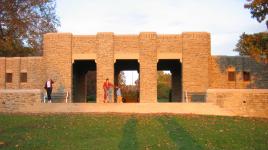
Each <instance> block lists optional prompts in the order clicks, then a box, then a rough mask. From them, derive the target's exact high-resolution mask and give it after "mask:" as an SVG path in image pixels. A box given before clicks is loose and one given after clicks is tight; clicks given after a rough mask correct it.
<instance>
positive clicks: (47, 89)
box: [44, 79, 54, 103]
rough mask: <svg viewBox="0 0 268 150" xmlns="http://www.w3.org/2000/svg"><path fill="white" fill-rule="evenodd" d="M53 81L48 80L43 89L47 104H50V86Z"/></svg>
mask: <svg viewBox="0 0 268 150" xmlns="http://www.w3.org/2000/svg"><path fill="white" fill-rule="evenodd" d="M53 83H54V81H53V80H52V79H48V80H47V81H46V83H45V87H44V88H45V89H46V91H47V100H48V102H49V103H51V93H52V84H53Z"/></svg>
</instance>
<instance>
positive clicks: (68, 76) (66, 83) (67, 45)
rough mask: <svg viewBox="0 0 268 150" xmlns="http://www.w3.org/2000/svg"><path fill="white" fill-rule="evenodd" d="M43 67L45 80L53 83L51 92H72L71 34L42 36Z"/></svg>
mask: <svg viewBox="0 0 268 150" xmlns="http://www.w3.org/2000/svg"><path fill="white" fill-rule="evenodd" d="M43 45H44V52H43V58H44V59H43V63H44V64H43V65H44V67H45V68H44V69H45V78H46V80H47V79H48V78H51V79H52V80H54V81H55V84H54V85H53V92H67V91H68V92H69V95H70V96H71V95H72V94H71V92H72V91H71V90H72V34H71V33H48V34H45V35H44V43H43Z"/></svg>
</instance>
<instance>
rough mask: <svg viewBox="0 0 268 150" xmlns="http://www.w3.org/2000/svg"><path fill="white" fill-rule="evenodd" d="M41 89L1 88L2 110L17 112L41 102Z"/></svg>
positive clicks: (0, 103)
mask: <svg viewBox="0 0 268 150" xmlns="http://www.w3.org/2000/svg"><path fill="white" fill-rule="evenodd" d="M40 95H41V91H40V90H39V89H31V90H29V89H17V90H15V89H1V90H0V112H16V111H19V109H20V108H25V107H27V106H31V105H33V104H36V103H41V97H40Z"/></svg>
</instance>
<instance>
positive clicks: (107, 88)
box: [103, 78, 122, 103]
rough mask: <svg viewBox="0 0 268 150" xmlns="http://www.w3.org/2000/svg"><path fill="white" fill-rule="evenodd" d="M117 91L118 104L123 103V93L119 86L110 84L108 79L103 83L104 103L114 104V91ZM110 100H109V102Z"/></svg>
mask: <svg viewBox="0 0 268 150" xmlns="http://www.w3.org/2000/svg"><path fill="white" fill-rule="evenodd" d="M114 87H115V89H116V99H117V103H122V93H121V89H120V87H119V86H114V85H113V84H112V83H110V82H109V79H108V78H107V79H106V81H105V82H104V83H103V90H104V100H103V102H104V103H112V102H113V101H112V98H113V89H114ZM107 99H108V100H107Z"/></svg>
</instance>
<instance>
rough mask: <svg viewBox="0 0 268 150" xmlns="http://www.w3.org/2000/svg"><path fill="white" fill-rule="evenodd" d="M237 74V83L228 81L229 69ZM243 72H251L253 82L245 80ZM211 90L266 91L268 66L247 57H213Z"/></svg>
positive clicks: (210, 66) (210, 74)
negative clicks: (232, 69) (254, 89)
mask: <svg viewBox="0 0 268 150" xmlns="http://www.w3.org/2000/svg"><path fill="white" fill-rule="evenodd" d="M229 67H232V68H234V69H235V72H236V81H228V68H229ZM243 71H248V72H250V76H251V80H250V81H244V80H243ZM209 88H224V89H251V88H257V89H264V88H268V65H267V64H263V63H258V62H256V61H255V60H254V59H252V58H250V57H247V56H244V57H242V56H212V57H211V58H210V65H209Z"/></svg>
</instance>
